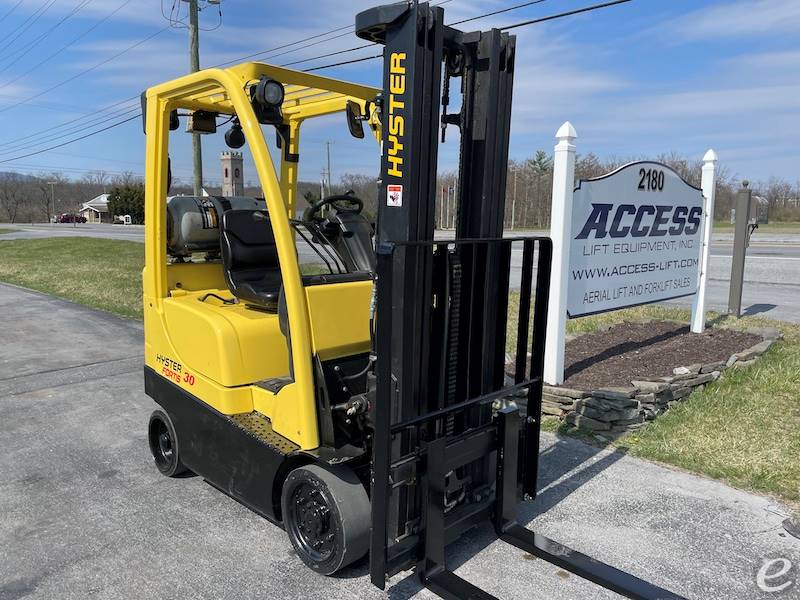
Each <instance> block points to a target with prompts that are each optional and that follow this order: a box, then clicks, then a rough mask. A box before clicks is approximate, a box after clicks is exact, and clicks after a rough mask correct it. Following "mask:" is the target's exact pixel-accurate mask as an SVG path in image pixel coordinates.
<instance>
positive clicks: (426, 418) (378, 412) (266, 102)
mask: <svg viewBox="0 0 800 600" xmlns="http://www.w3.org/2000/svg"><path fill="white" fill-rule="evenodd" d="M356 34H357V35H358V36H359V37H361V38H364V39H367V40H369V41H373V42H376V43H378V44H382V45H383V46H384V47H385V49H384V68H383V84H382V87H381V88H380V89H378V88H372V87H368V86H363V85H357V84H353V83H348V82H343V81H339V80H335V79H330V78H327V77H322V76H319V75H312V74H309V73H304V72H298V71H293V70H289V69H285V68H280V67H275V66H270V65H265V64H259V63H246V64H241V65H237V66H234V67H231V68H227V69H209V70H205V71H201V72H198V73H194V74H191V75H187V76H184V77H181V78H179V79H176V80H174V81H171V82H168V83H165V84H162V85H158V86H155V87H152V88H150V89H149V90H147V92H145V94H143V97H142V102H143V114H144V123H145V126H144V128H145V133H146V138H147V139H146V148H147V159H146V171H147V174H148V176H147V178H146V226H145V268H144V271H143V281H144V322H145V373H144V376H145V390H146V392H147V393H148V394H149V395H150V396H151V397H152V398H153V399H154V400H155V401H156V402H157V403H158V404H159V405H160V409H159V410H156V411H155V412H154V413H153V414H152V416H151V418H150V423H149V427H148V438H149V444H150V448H151V450H152V453H153V457H154V460H155V464H156V466H157V468H158V469H159V470H160V471H161V472H162V473H163V474H164V475H167V476H176V475H179V474H181V473H182V472H184V471H187V470H189V471H192V472H194V473H196V474H197V475H199V476H201V477H203V478H204V479H205V480H206V481H208V482H209V483H210V484H212V485H213V486H215V487H216V488H218V489H219V490H220V491H222V492H224V493H225V494H227V495H229V496H231V497H232V498H234V499H236V500H238V501H239V502H241V503H243V504H244V505H246V506H247V507H249V508H250V509H252V510H253V511H255V512H257V513H258V514H260V515H262V516H264V517H265V518H267V519H269V520H271V521H272V522H274V523H276V524H278V525H279V526H281V527H283V528H284V529H285V531H286V533H287V534H288V537H289V539H290V540H291V543H292V545H293V546H294V548H295V550H296V552H297V554H298V556H299V557H300V558H301V559H302V560H303V562H305V564H307V565H308V566H309V567H311V568H312V569H314V570H315V571H317V572H319V573H321V574H325V575H331V574H333V573H336V572H337V571H339V570H340V569H342V568H343V567H346V566H347V565H349V564H352V563H354V562H355V561H358V560H359V559H362V558H363V557H364V556H365V555H367V554H369V569H370V577H371V580H372V582H373V583H374V584H375V585H376V586H378V587H380V588H384V587H385V584H386V580H387V578H388V577H389V576H391V575H393V574H395V573H398V572H400V571H402V570H406V569H415V570H416V571H417V573H418V575H419V577H420V580H421V581H422V583H423V584H424V585H425V586H427V587H428V588H430V589H431V590H433V591H434V592H435V593H437V594H438V595H440V596H442V597H444V598H476V599H482V598H493V596H491V595H490V594H488V593H487V592H484V591H483V590H481V589H480V588H478V587H476V586H475V585H473V584H471V583H469V582H467V581H465V580H463V579H461V578H460V577H458V576H457V575H455V574H454V573H452V572H451V571H449V570H448V569H447V564H446V557H445V548H446V546H447V545H448V544H450V543H452V542H454V541H456V540H458V539H459V538H460V537H461V536H462V535H464V534H465V532H467V531H468V530H470V529H471V528H473V527H475V526H477V525H479V524H481V523H484V522H486V521H490V522H492V523H493V524H494V527H495V530H496V532H497V535H498V537H500V538H501V539H503V540H504V541H506V542H508V543H510V544H513V545H515V546H517V547H519V548H522V549H524V550H525V551H526V552H530V553H532V554H533V555H535V556H538V557H540V558H542V559H544V560H547V561H549V562H551V563H553V564H555V565H557V566H559V567H561V568H563V569H566V570H569V571H571V572H573V573H576V574H578V575H580V576H582V577H586V578H588V579H590V580H592V581H594V582H596V583H598V584H600V585H603V586H605V587H607V588H609V589H612V590H614V591H616V592H619V593H621V594H624V595H627V596H628V597H631V598H678V596H676V595H675V594H672V593H670V592H667V591H666V590H663V589H661V588H658V587H656V586H653V585H651V584H649V583H647V582H644V581H642V580H640V579H638V578H636V577H634V576H632V575H629V574H626V573H624V572H622V571H619V570H617V569H615V568H613V567H610V566H608V565H606V564H603V563H600V562H597V561H595V560H593V559H591V558H589V557H587V556H585V555H583V554H581V553H578V552H575V551H573V550H570V549H569V548H566V547H564V546H562V545H560V544H558V543H556V542H553V541H552V540H549V539H547V538H545V537H543V536H541V535H539V534H536V533H534V532H532V531H530V530H528V529H526V528H525V527H524V526H522V525H520V524H519V523H517V522H516V518H515V507H516V505H517V503H518V502H519V501H520V500H523V499H527V500H530V499H533V498H534V497H535V495H536V478H537V471H538V457H539V431H540V403H541V390H542V377H541V375H542V367H543V356H544V332H545V319H546V314H547V296H548V287H549V277H550V260H551V243H550V240H549V239H547V238H533V237H530V238H503V235H502V233H503V232H502V226H503V213H504V199H505V185H506V181H505V178H506V164H507V159H508V139H509V130H510V113H511V90H512V86H513V73H514V53H515V38H514V37H513V36H509V35H508V34H505V33H501V32H500V31H497V30H491V31H485V32H480V31H475V32H463V31H459V30H457V29H454V28H452V27H448V26H446V25H445V24H444V11H443V9H442V8H441V7H432V6H430V5H429V4H427V3H416V2H410V3H405V2H403V3H397V4H391V5H385V6H379V7H376V8H374V9H370V10H367V11H364V12H362V13H360V14H359V15H358V16H357V17H356ZM451 80H452V81H455V82H457V83H458V84H459V86H460V87H459V91H458V92H457V93H455V94H454V95H456V96H459V97H460V101H461V106H460V108H459V109H458V110H456V111H453V112H448V111H449V105H450V102H451V99H450V96H451V92H450V84H451ZM335 113H339V114H341V115H342V117H343V122H342V125H343V126H344V124H345V121H346V124H347V126H348V127H349V129H350V132H351V133H352V134H353V135H355V136H356V137H364V124H365V123H366V124H367V125H368V128H369V129H370V130H371V131H372V133H373V134H374V136H375V137H376V138H377V139H378V140H379V141H380V147H381V173H380V182H379V197H378V202H377V204H378V210H377V224H376V225H373V224H372V223H371V222H370V221H369V220H368V219H367V218H366V217H365V215H364V214H363V208H364V203H363V201H362V199H359V198H356V197H355V196H354V195H352V194H345V195H340V196H332V197H328V198H322V199H321V200H320V201H319V202H316V203H314V204H313V205H312V206H310V207H309V208H308V209H307V210H306V211H305V212H304V214H303V215H302V218H300V219H298V218H296V210H297V209H296V207H297V180H298V163H299V160H300V157H301V155H302V152H301V147H300V131H301V127H302V124H303V123H304V122H305V121H306V120H309V119H314V118H317V117H324V116H327V115H331V114H335ZM184 116H189V118H190V120H191V130H192V131H195V132H197V131H202V132H212V131H216V127H217V123H218V119H226V123H229V124H230V129H229V130H228V131H227V132H226V134H225V139H226V141H227V143H228V145H229V146H231V147H232V148H240V147H242V146H243V145H244V144H247V146H248V148H249V151H250V153H251V154H252V157H253V160H254V163H255V167H256V171H257V175H258V179H259V182H260V185H261V189H262V191H263V196H264V197H263V198H252V197H241V196H237V197H222V196H211V197H193V196H175V197H171V198H169V199H168V195H169V190H170V184H171V173H170V171H171V169H170V161H169V147H168V146H169V132H170V131H171V130H175V129H178V128H179V127H180V119H181V118H182V117H184ZM448 126H453V127H457V128H458V130H459V132H460V142H459V143H460V152H461V157H460V163H459V183H458V187H457V194H458V220H457V229H456V236H455V239H454V240H435V239H434V221H435V219H434V216H435V210H436V202H435V200H436V196H437V194H436V191H437V190H436V171H437V155H438V145H439V143H440V141H439V137H440V136H441V141H442V142H443V141H444V139H445V132H446V129H447V127H448ZM265 132H267V133H269V134H273V133H274V136H275V137H274V139H275V144H276V147H277V152H278V153H279V155H280V164H279V165H275V164H274V163H273V159H272V157H271V154H270V150H269V149H268V145H267V139H268V138H270V139H271V135H270V136H265ZM301 247H302V248H305V249H301ZM309 248H310V249H311V250H309ZM309 252H313V253H314V254H313V256H315V257H316V260H317V263H318V264H317V267H319V265H323V268H321V269H320V268H317V269H316V272H314V273H309V272H306V271H305V270H304V269H303V267H302V264H301V257H302V256H304V255H307V254H308V253H309ZM512 256H517V257H519V258H520V261H516V260H515V261H512ZM320 271H321V272H320ZM517 289H518V290H519V291H518V292H516V291H515V290H517ZM512 293H513V294H517V293H518V301H517V302H515V303H510V302H509V298H510V295H511V294H512ZM511 304H513V305H514V306H515V307H516V306H518V308H513V309H512V308H510V306H511ZM507 346H508V347H510V348H512V349H513V350H515V351H516V359H515V360H514V361H513V364H510V365H507V364H506V348H507ZM529 356H530V357H532V358H530V359H529V358H528V357H529ZM507 371H512V373H511V375H510V378H511V381H508V377H509V376H508V375H506V372H507ZM520 394H524V395H525V396H526V398H527V416H521V415H520V409H519V407H518V406H517V405H516V403H515V402H514V400H513V398H514V397H519V396H520Z"/></svg>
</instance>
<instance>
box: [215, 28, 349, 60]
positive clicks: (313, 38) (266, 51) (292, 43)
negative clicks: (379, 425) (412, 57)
mask: <svg viewBox="0 0 800 600" xmlns="http://www.w3.org/2000/svg"><path fill="white" fill-rule="evenodd" d="M353 27H354V26H353V25H346V26H344V27H337V28H336V29H331V30H330V31H325V32H323V33H318V34H317V35H312V36H309V37H307V38H303V39H302V40H297V41H295V42H291V43H289V44H283V45H281V46H275V47H274V48H270V49H269V50H262V51H261V52H254V53H253V54H247V55H245V56H240V57H239V58H234V59H233V60H229V61H226V62H222V63H219V64H217V65H214V67H225V66H227V65H232V64H234V63H239V62H242V61H244V60H247V59H249V58H255V57H256V56H261V55H263V54H269V53H270V52H274V51H276V50H283V49H284V48H290V47H292V46H296V45H297V44H302V43H303V42H307V41H310V40H315V39H317V38H321V37H324V36H326V35H330V34H332V33H337V32H339V31H343V30H345V29H352V28H353ZM337 37H340V36H337ZM331 39H335V38H331ZM326 41H329V40H326ZM302 49H303V48H298V50H302Z"/></svg>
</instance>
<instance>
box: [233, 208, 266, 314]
mask: <svg viewBox="0 0 800 600" xmlns="http://www.w3.org/2000/svg"><path fill="white" fill-rule="evenodd" d="M220 245H221V249H222V266H223V271H224V273H225V282H226V283H227V284H228V288H229V289H230V291H231V293H232V294H233V295H234V296H236V297H237V298H239V299H240V300H244V301H245V302H249V303H250V304H252V305H253V307H254V308H260V309H262V310H265V311H268V312H277V311H278V295H279V293H280V289H281V269H280V265H279V264H278V249H277V247H276V245H275V236H274V235H273V233H272V226H271V225H270V222H269V213H268V212H267V211H265V210H253V209H241V210H226V211H225V212H224V213H223V215H222V221H221V223H220Z"/></svg>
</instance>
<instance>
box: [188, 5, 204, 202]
mask: <svg viewBox="0 0 800 600" xmlns="http://www.w3.org/2000/svg"><path fill="white" fill-rule="evenodd" d="M184 1H185V2H188V3H189V68H190V71H191V72H192V73H196V72H197V71H199V70H200V27H199V24H198V16H197V13H198V8H197V0H184ZM192 154H193V159H194V195H195V196H202V195H203V148H202V145H201V143H200V134H199V133H194V134H192Z"/></svg>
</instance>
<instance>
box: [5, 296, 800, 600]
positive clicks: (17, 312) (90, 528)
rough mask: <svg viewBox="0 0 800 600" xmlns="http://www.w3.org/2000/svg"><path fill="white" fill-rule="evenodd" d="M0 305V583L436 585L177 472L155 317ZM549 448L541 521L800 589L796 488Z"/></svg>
mask: <svg viewBox="0 0 800 600" xmlns="http://www.w3.org/2000/svg"><path fill="white" fill-rule="evenodd" d="M0 310H2V313H3V315H4V319H3V325H2V328H0V342H2V343H0V423H2V424H3V426H2V428H0V449H1V450H2V452H0V473H2V478H0V515H2V519H0V599H2V600H17V599H21V598H26V599H28V598H30V599H37V598H48V599H71V598H80V599H84V598H87V597H92V598H103V599H118V598H124V599H128V598H209V599H211V598H213V599H222V600H226V599H231V600H234V599H235V600H240V599H242V598H275V597H280V598H284V599H287V600H289V599H301V598H302V599H325V600H338V599H350V598H376V599H377V598H391V599H392V600H405V599H408V598H412V597H414V598H417V597H418V598H433V597H434V596H433V595H432V594H431V593H429V592H427V591H426V590H422V589H421V588H420V586H419V584H418V583H417V581H416V579H415V578H414V576H413V575H411V574H410V573H401V574H399V575H397V576H395V577H394V578H393V579H392V580H390V581H389V583H388V588H387V591H386V592H381V591H379V590H378V589H376V588H374V587H372V586H371V585H370V583H369V578H368V575H367V565H366V562H364V561H362V562H361V563H358V564H357V565H355V566H353V567H351V568H349V569H347V570H346V571H345V572H344V573H342V574H341V575H339V576H337V577H333V578H324V577H321V576H318V575H316V574H314V573H312V572H311V571H309V570H308V569H307V568H306V567H305V566H304V565H303V564H302V563H301V562H300V560H299V559H298V558H297V557H296V556H295V554H294V552H293V551H292V547H291V545H290V543H289V541H288V540H287V539H286V536H285V534H284V533H283V532H282V531H281V530H280V529H279V528H278V527H276V526H275V525H272V524H270V523H268V522H267V521H265V520H263V519H261V518H260V517H258V516H257V515H255V514H254V513H252V512H250V511H249V510H247V509H246V508H244V507H243V506H241V505H240V504H238V503H237V502H235V501H233V500H231V499H230V498H228V497H226V496H224V495H223V494H222V493H220V492H218V491H217V490H216V489H214V488H213V487H211V486H210V485H208V484H206V483H205V482H204V481H203V480H202V479H200V478H199V477H187V478H181V479H168V478H166V477H163V476H161V475H160V474H159V473H158V472H157V470H156V468H155V466H154V465H153V464H152V459H151V456H150V453H149V449H148V445H147V439H146V425H147V418H148V415H149V414H150V412H151V411H152V410H153V409H154V408H155V405H154V403H153V402H152V401H151V400H150V399H149V398H148V397H147V396H145V394H144V393H143V382H142V359H141V355H142V347H143V340H142V325H141V323H140V322H137V321H130V320H125V319H121V318H117V317H114V316H111V315H109V314H106V313H102V312H98V311H93V310H90V309H88V308H85V307H81V306H78V305H74V304H72V303H69V302H66V301H62V300H57V299H54V298H52V297H49V296H46V295H43V294H39V293H36V292H30V291H27V290H23V289H20V288H16V287H13V286H8V285H3V284H0ZM541 449H542V464H541V472H540V480H539V487H540V490H541V491H540V493H539V496H538V498H537V499H536V500H535V501H534V502H531V503H527V504H526V505H524V507H522V508H521V510H520V515H519V516H520V520H521V522H522V523H525V524H527V526H528V527H529V528H533V529H535V530H536V531H538V532H540V533H542V534H544V535H546V536H548V537H550V538H552V539H555V540H557V541H559V542H562V543H564V544H567V545H569V546H572V547H573V548H575V549H577V550H580V551H582V552H585V553H587V554H590V555H592V556H594V557H595V558H598V559H601V560H604V561H606V562H608V563H610V564H612V565H614V566H617V567H619V568H622V569H625V570H628V571H630V572H632V573H634V574H636V575H638V576H640V577H643V578H646V579H648V580H651V581H652V582H653V583H656V584H658V585H661V586H663V587H666V588H668V589H671V590H673V591H675V592H676V593H679V594H682V595H684V596H687V597H689V598H697V599H707V600H716V599H719V600H738V599H742V600H745V599H746V600H752V599H762V598H763V599H766V598H776V597H778V598H786V599H790V598H798V597H800V540H797V539H795V538H792V537H790V536H788V535H787V534H786V533H785V532H784V531H783V529H782V527H781V522H782V520H783V519H784V518H785V517H786V516H787V515H788V510H787V508H786V507H784V506H783V505H781V504H780V503H777V502H775V501H772V500H770V499H768V498H765V497H761V496H757V495H753V494H748V493H745V492H741V491H738V490H735V489H732V488H730V487H728V486H726V485H724V484H722V483H719V482H716V481H712V480H709V479H705V478H702V477H697V476H694V475H689V474H686V473H683V472H678V471H675V470H671V469H668V468H665V467H662V466H658V465H655V464H653V463H649V462H646V461H642V460H638V459H635V458H631V457H629V456H626V455H624V454H622V453H619V452H608V451H601V450H599V449H597V448H594V447H591V446H588V445H585V444H583V443H581V442H579V441H576V440H573V439H561V438H558V437H555V436H553V435H549V434H545V435H544V436H543V441H542V448H541ZM448 553H449V560H450V562H449V566H450V568H453V569H455V570H456V572H457V573H459V574H460V575H461V576H463V577H465V578H467V579H468V580H470V581H472V582H474V583H476V584H478V585H480V586H481V587H484V588H485V589H486V590H488V591H490V592H491V593H493V594H495V595H496V596H498V597H501V598H510V599H511V598H519V599H523V598H524V599H525V600H535V599H542V600H545V599H546V600H558V599H570V600H574V599H584V598H592V599H594V598H601V599H602V598H616V597H618V596H616V595H615V594H613V593H611V592H607V591H605V590H602V589H600V588H597V587H596V586H594V585H593V584H590V583H588V582H586V581H584V580H582V579H580V578H578V577H576V576H573V575H570V574H568V573H566V572H564V571H562V570H561V569H559V568H557V567H554V566H552V565H550V564H548V563H545V562H543V561H542V560H537V559H535V558H533V557H532V556H530V555H527V554H525V553H524V552H522V551H520V550H518V549H516V548H513V547H511V546H509V545H506V544H504V543H502V542H498V541H496V540H494V538H493V536H492V533H491V530H490V528H488V527H482V528H479V529H476V530H473V531H472V532H470V533H469V534H468V535H467V536H466V537H465V538H464V539H462V540H461V541H460V542H459V543H458V544H457V545H455V546H453V547H450V548H449V549H448ZM771 559H785V560H787V561H790V562H791V565H792V567H791V570H790V572H789V573H788V574H785V575H782V576H781V577H780V578H778V579H771V580H770V579H768V580H766V582H767V583H769V584H771V585H774V584H783V583H786V582H794V583H792V585H791V587H790V588H788V589H787V590H786V591H785V592H784V593H783V594H782V595H777V596H776V595H773V594H771V593H768V592H764V591H760V590H759V587H758V584H757V578H758V572H759V569H761V568H762V566H763V565H764V564H765V561H767V560H771ZM771 564H774V563H771ZM782 564H784V563H779V565H778V566H780V565H782ZM777 570H779V569H778V568H777V567H773V571H772V572H774V571H777ZM772 572H769V573H772ZM762 583H763V582H762Z"/></svg>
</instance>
